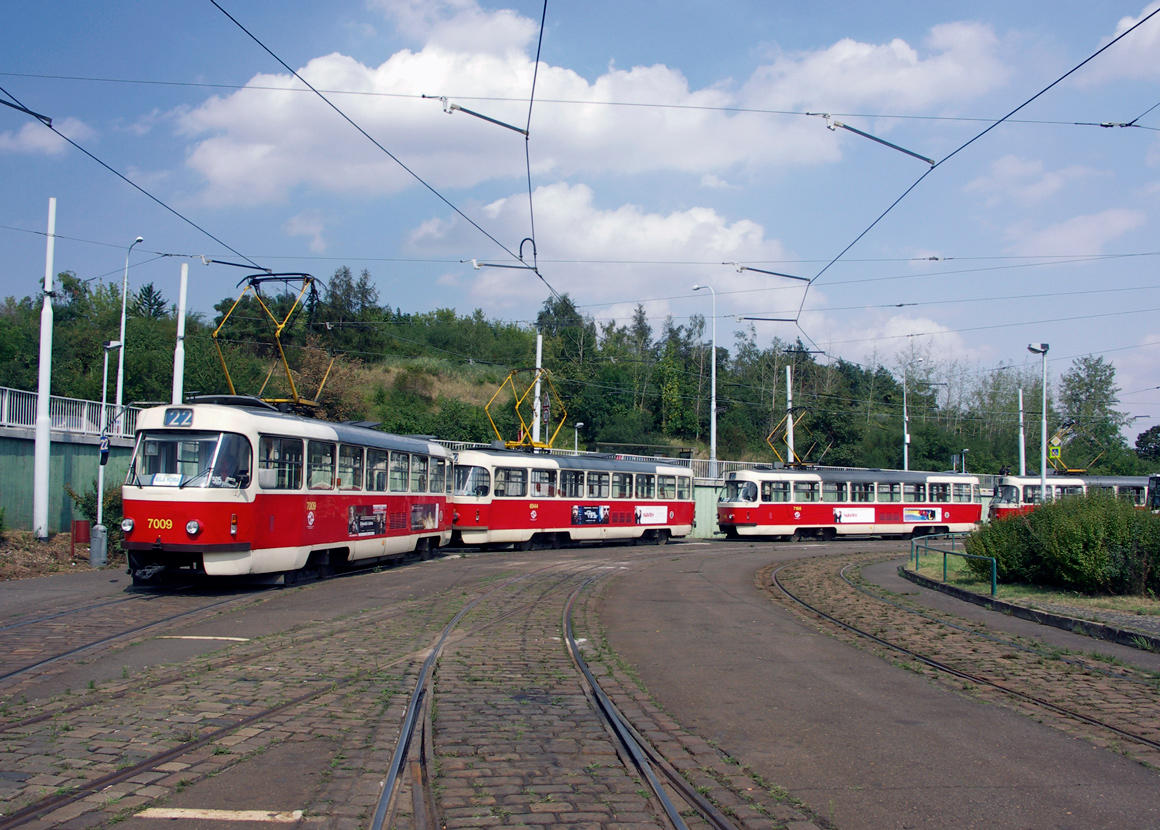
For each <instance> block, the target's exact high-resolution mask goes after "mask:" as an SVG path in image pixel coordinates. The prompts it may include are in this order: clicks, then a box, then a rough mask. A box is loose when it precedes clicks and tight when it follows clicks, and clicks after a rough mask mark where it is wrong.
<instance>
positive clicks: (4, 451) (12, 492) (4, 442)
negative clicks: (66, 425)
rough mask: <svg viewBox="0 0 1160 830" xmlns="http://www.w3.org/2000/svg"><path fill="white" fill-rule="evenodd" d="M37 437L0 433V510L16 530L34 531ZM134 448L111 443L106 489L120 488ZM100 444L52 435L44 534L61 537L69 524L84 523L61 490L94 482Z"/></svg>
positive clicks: (12, 431) (90, 438) (17, 432)
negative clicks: (45, 529) (54, 534)
mask: <svg viewBox="0 0 1160 830" xmlns="http://www.w3.org/2000/svg"><path fill="white" fill-rule="evenodd" d="M34 442H35V436H34V434H33V431H32V430H25V429H3V430H0V509H3V511H4V523H5V525H6V526H7V527H9V528H12V529H14V530H31V529H32V483H33V456H34V449H35V443H34ZM132 454H133V445H132V443H131V442H129V441H115V442H113V444H112V446H111V447H110V448H109V463H108V464H107V465H106V466H105V489H106V490H108V489H110V488H113V487H120V486H121V483H122V482H123V481H124V480H125V474H126V473H127V472H128V470H129V461H130V458H131V457H132ZM99 459H100V442H99V440H98V439H97V438H96V437H93V436H84V435H71V434H68V433H60V432H54V433H52V452H51V455H50V456H49V462H48V467H49V484H48V532H49V533H61V532H63V531H67V530H69V528H70V523H71V522H72V520H73V519H83V518H85V517H84V516H82V515H81V514H80V512H79V511H77V510H76V505H75V504H74V503H73V500H72V497H71V496H69V494H68V491H66V490H65V486H66V485H67V486H69V487H71V488H73V489H74V490H76V491H77V492H78V493H79V492H81V491H83V490H85V489H86V488H89V487H92V486H93V485H94V484H95V483H96V481H97V466H98V462H99Z"/></svg>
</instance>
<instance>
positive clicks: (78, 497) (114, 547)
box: [65, 481, 125, 556]
mask: <svg viewBox="0 0 1160 830" xmlns="http://www.w3.org/2000/svg"><path fill="white" fill-rule="evenodd" d="M65 492H67V493H68V494H69V497H70V498H71V499H72V500H73V502H74V503H75V504H76V506H77V510H78V511H80V514H81V515H82V516H84V517H85V518H86V519H88V520H89V521H90V522H92V523H93V524H94V525H95V524H96V523H97V482H96V481H93V483H92V484H90V485H89V486H88V487H86V488H84V489H83V490H81V491H80V492H79V493H78V492H77V491H76V490H74V489H73V488H72V487H69V486H68V485H67V484H66V485H65ZM122 518H124V506H123V505H122V502H121V484H120V482H116V483H114V484H113V485H112V486H110V487H106V488H105V499H104V504H103V505H102V506H101V521H103V522H104V523H105V527H106V528H108V530H109V536H108V552H109V555H110V556H112V555H113V554H114V553H115V552H117V551H119V550H121V542H122V540H123V539H124V537H125V534H124V533H122V532H121V519H122Z"/></svg>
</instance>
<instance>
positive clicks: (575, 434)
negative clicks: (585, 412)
mask: <svg viewBox="0 0 1160 830" xmlns="http://www.w3.org/2000/svg"><path fill="white" fill-rule="evenodd" d="M582 426H584V422H583V421H577V422H576V423H574V424H572V452H580V427H582Z"/></svg>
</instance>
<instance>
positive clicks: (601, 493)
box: [588, 473, 608, 499]
mask: <svg viewBox="0 0 1160 830" xmlns="http://www.w3.org/2000/svg"><path fill="white" fill-rule="evenodd" d="M588 498H590V499H606V498H608V473H589V474H588Z"/></svg>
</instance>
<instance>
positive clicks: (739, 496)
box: [717, 481, 757, 502]
mask: <svg viewBox="0 0 1160 830" xmlns="http://www.w3.org/2000/svg"><path fill="white" fill-rule="evenodd" d="M717 500H718V501H721V502H755V501H757V485H756V484H755V483H754V482H752V481H726V482H725V489H724V490H722V491H721V495H720V497H719V498H718V499H717Z"/></svg>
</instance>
